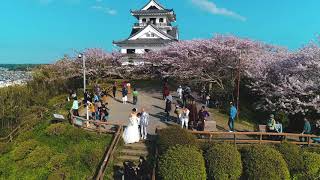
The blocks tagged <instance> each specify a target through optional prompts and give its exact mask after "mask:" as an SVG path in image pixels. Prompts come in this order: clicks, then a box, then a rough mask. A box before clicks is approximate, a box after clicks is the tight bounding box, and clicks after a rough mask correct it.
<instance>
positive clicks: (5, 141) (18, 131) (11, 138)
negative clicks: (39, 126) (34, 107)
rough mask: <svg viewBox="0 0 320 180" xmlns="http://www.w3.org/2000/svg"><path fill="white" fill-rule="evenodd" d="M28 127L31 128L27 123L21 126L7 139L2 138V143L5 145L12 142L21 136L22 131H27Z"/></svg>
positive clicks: (0, 140) (0, 139)
mask: <svg viewBox="0 0 320 180" xmlns="http://www.w3.org/2000/svg"><path fill="white" fill-rule="evenodd" d="M28 126H29V124H28V123H27V122H24V123H21V124H19V125H18V126H17V127H16V128H15V129H13V130H12V131H11V132H10V134H8V135H7V136H6V137H3V138H0V142H4V143H9V142H12V141H13V139H14V138H15V137H17V136H18V135H19V134H20V132H21V130H24V129H27V128H28Z"/></svg>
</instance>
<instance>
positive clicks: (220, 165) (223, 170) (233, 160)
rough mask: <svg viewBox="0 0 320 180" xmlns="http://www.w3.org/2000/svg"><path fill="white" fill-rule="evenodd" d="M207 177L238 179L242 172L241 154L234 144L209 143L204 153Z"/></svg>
mask: <svg viewBox="0 0 320 180" xmlns="http://www.w3.org/2000/svg"><path fill="white" fill-rule="evenodd" d="M205 159H206V167H207V174H208V179H219V180H220V179H226V180H227V179H239V178H240V177H241V174H242V162H241V155H240V153H239V151H238V150H237V148H236V147H235V146H234V145H231V144H228V143H222V144H218V143H216V144H211V147H209V149H208V150H207V152H206V153H205Z"/></svg>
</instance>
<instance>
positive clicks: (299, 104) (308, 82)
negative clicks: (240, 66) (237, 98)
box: [250, 43, 320, 116]
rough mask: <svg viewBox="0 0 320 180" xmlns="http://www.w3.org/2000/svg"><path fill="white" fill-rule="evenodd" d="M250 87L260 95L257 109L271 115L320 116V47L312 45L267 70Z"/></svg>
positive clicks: (291, 54) (268, 67) (293, 53)
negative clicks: (279, 112)
mask: <svg viewBox="0 0 320 180" xmlns="http://www.w3.org/2000/svg"><path fill="white" fill-rule="evenodd" d="M266 69H267V70H266V72H267V73H265V74H264V75H263V76H261V77H260V78H258V77H256V78H254V80H255V81H253V82H252V83H251V84H250V88H251V90H252V91H253V92H256V93H257V95H259V96H260V97H261V98H260V101H259V102H257V107H258V108H259V109H263V110H269V111H283V112H286V113H290V114H302V115H310V116H314V115H315V114H319V113H320V98H319V94H320V86H319V83H320V47H319V46H318V45H317V44H314V43H312V44H309V45H307V46H306V47H304V48H302V49H300V50H299V51H297V52H292V53H290V55H288V56H287V57H286V58H284V59H282V60H281V61H278V62H276V63H274V64H271V65H270V66H267V68H266Z"/></svg>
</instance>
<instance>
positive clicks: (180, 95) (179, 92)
mask: <svg viewBox="0 0 320 180" xmlns="http://www.w3.org/2000/svg"><path fill="white" fill-rule="evenodd" d="M182 92H183V89H182V87H181V86H179V88H178V89H177V94H178V97H179V99H182Z"/></svg>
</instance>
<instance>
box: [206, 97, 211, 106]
mask: <svg viewBox="0 0 320 180" xmlns="http://www.w3.org/2000/svg"><path fill="white" fill-rule="evenodd" d="M210 99H211V97H210V95H209V94H207V95H206V106H207V107H209V104H210Z"/></svg>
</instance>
